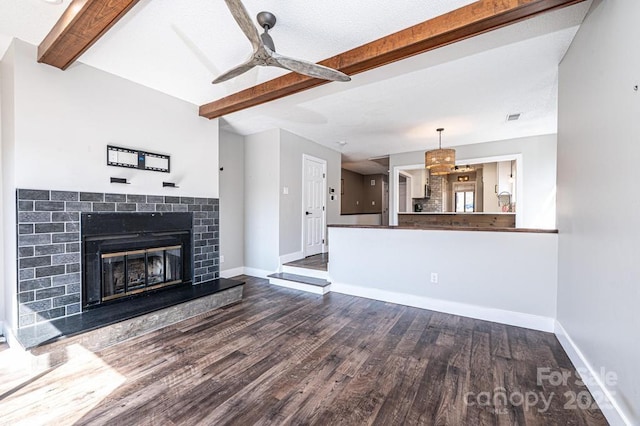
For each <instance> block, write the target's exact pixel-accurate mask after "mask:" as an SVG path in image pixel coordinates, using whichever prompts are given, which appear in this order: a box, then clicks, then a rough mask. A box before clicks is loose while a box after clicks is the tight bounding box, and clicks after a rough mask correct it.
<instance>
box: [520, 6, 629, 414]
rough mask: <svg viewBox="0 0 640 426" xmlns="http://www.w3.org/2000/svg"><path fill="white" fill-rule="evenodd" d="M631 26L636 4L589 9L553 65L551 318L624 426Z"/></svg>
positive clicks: (626, 395) (626, 409)
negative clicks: (554, 287)
mask: <svg viewBox="0 0 640 426" xmlns="http://www.w3.org/2000/svg"><path fill="white" fill-rule="evenodd" d="M638 17H640V2H638V1H637V0H616V1H599V0H596V1H594V3H593V5H592V7H591V10H590V12H589V13H588V15H587V17H586V18H585V20H584V23H583V24H582V26H581V27H580V29H579V31H578V33H577V35H576V37H575V39H574V40H573V43H572V44H571V47H570V48H569V50H568V52H567V54H566V56H565V57H564V59H563V61H562V63H561V64H560V76H559V116H558V230H559V263H558V314H557V318H558V321H559V323H560V324H561V325H562V327H563V328H564V329H565V330H566V332H567V334H568V335H569V336H570V338H571V339H572V340H573V342H574V344H575V345H576V347H577V348H578V350H579V351H580V352H581V353H582V356H583V358H584V360H585V361H586V362H587V363H588V364H590V365H591V367H592V368H593V370H594V371H595V372H596V373H600V372H601V371H603V370H604V371H605V372H606V373H613V374H615V375H616V379H615V380H613V381H611V380H610V381H608V383H607V381H606V380H603V382H605V385H607V388H608V390H609V391H610V392H611V393H612V396H613V398H614V400H615V402H616V404H617V405H618V406H619V407H620V409H621V411H622V412H623V413H624V415H626V416H627V418H628V421H629V424H640V366H639V360H640V339H639V337H638V330H639V328H640V308H639V304H640V286H639V282H638V277H640V262H638V252H639V250H638V241H639V240H640V228H639V227H638V226H637V223H638V210H639V209H640V201H639V200H640V198H639V197H638V189H637V183H638V182H639V181H640V167H639V164H638V160H639V159H640V143H639V142H640V120H639V118H640V90H637V91H636V90H634V86H636V85H640V55H639V54H638V49H637V46H638V40H640V25H638ZM525 172H526V170H525ZM601 369H603V370H601ZM601 379H604V378H602V377H601Z"/></svg>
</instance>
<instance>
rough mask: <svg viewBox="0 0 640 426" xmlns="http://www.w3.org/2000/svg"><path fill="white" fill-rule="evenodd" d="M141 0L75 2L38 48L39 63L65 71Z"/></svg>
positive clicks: (83, 0) (85, 0)
mask: <svg viewBox="0 0 640 426" xmlns="http://www.w3.org/2000/svg"><path fill="white" fill-rule="evenodd" d="M138 1H139V0H73V1H72V2H71V4H69V7H67V10H65V11H64V13H63V14H62V16H61V17H60V19H59V20H58V22H57V23H56V25H55V26H54V27H53V29H52V30H51V31H50V32H49V34H47V36H46V37H45V38H44V40H43V41H42V43H40V46H38V62H41V63H44V64H49V65H52V66H54V67H56V68H60V69H62V70H65V69H67V68H68V67H69V65H71V64H72V63H73V62H74V61H75V60H76V59H78V57H79V56H80V55H82V54H83V53H84V52H85V51H86V50H87V49H88V48H89V47H91V46H92V45H93V43H95V42H96V41H98V39H99V38H100V37H102V35H103V34H104V33H106V32H107V31H108V30H109V28H111V27H112V26H113V25H114V24H115V23H116V22H118V20H120V18H122V17H123V16H124V15H125V14H126V13H127V12H128V11H129V10H130V9H131V8H132V7H133V6H134V5H135V4H136V3H138Z"/></svg>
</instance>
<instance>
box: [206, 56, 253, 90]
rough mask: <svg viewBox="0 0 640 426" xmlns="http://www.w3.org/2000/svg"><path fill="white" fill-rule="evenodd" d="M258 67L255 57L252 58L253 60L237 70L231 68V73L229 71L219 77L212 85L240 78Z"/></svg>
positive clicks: (239, 66) (236, 68)
mask: <svg viewBox="0 0 640 426" xmlns="http://www.w3.org/2000/svg"><path fill="white" fill-rule="evenodd" d="M256 65H257V63H256V61H255V59H254V58H253V57H251V59H249V60H248V61H247V62H245V63H244V64H241V65H238V66H237V67H235V68H231V69H230V70H229V71H227V72H225V73H224V74H222V75H220V76H218V77H217V78H216V79H215V80H213V81H212V82H211V83H212V84H218V83H222V82H223V81H227V80H230V79H232V78H234V77H237V76H239V75H240V74H244V73H245V72H247V71H249V70H250V69H251V68H253V67H255V66H256Z"/></svg>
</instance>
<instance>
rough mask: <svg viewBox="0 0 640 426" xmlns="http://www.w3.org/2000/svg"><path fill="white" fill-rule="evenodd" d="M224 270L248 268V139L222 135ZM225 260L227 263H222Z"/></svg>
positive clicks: (221, 240) (221, 245)
mask: <svg viewBox="0 0 640 426" xmlns="http://www.w3.org/2000/svg"><path fill="white" fill-rule="evenodd" d="M219 152H220V168H221V169H222V170H221V171H220V256H221V258H220V260H221V263H220V270H221V275H225V274H224V271H227V270H231V269H235V268H241V267H243V266H244V138H243V137H242V136H239V135H236V134H235V133H230V132H225V131H221V132H220V148H219ZM222 256H224V262H222Z"/></svg>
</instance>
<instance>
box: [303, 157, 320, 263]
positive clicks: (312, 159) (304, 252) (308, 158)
mask: <svg viewBox="0 0 640 426" xmlns="http://www.w3.org/2000/svg"><path fill="white" fill-rule="evenodd" d="M307 160H311V161H315V162H317V163H322V176H323V178H322V251H321V252H320V253H326V252H327V160H324V159H322V158H318V157H314V156H313V155H309V154H302V203H301V206H300V217H301V218H302V227H301V228H300V230H301V237H300V241H301V244H302V257H303V258H305V257H307V252H306V241H305V238H304V237H305V231H306V229H305V227H306V221H305V217H306V214H305V211H306V206H305V195H306V194H305V191H306V185H305V168H304V165H305V162H306V161H307Z"/></svg>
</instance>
